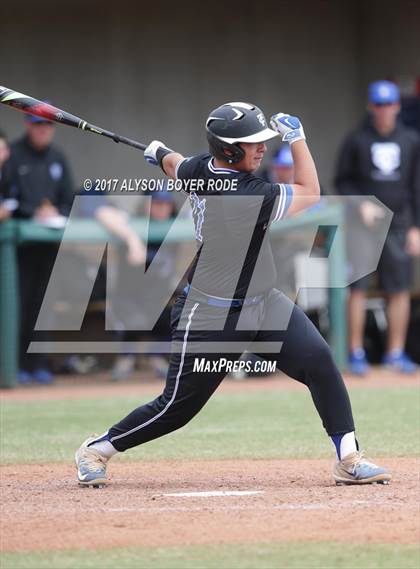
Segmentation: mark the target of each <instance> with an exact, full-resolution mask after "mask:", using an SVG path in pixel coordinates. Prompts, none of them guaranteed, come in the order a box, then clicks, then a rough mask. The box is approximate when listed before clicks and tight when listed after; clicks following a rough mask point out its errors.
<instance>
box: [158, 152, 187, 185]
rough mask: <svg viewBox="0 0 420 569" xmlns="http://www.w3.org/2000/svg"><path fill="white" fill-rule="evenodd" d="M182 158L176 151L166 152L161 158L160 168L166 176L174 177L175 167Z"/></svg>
mask: <svg viewBox="0 0 420 569" xmlns="http://www.w3.org/2000/svg"><path fill="white" fill-rule="evenodd" d="M182 160H184V157H183V156H182V154H179V153H178V152H171V153H170V154H167V155H166V156H165V157H164V158H163V160H162V170H163V171H164V172H165V174H166V175H167V176H168V178H173V179H174V180H175V179H176V167H177V166H178V164H179V163H180V162H182Z"/></svg>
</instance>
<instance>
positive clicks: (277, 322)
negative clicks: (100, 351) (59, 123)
mask: <svg viewBox="0 0 420 569" xmlns="http://www.w3.org/2000/svg"><path fill="white" fill-rule="evenodd" d="M270 126H271V128H269V127H268V126H267V124H266V120H265V117H264V114H263V113H262V112H261V110H260V109H259V108H258V107H256V106H255V105H252V104H248V103H242V102H235V103H227V104H225V105H222V106H221V107H218V108H217V109H215V110H214V111H212V112H211V113H210V116H209V117H208V119H207V122H206V131H207V139H208V142H209V150H210V152H209V153H207V154H200V155H198V156H193V157H190V158H184V157H183V156H182V155H181V154H179V153H177V152H174V151H173V150H171V149H169V148H167V147H166V146H165V145H164V144H163V143H162V142H160V141H153V142H152V143H151V144H150V145H149V146H148V147H147V148H146V150H145V151H144V156H145V158H146V160H147V161H148V162H150V163H152V164H154V165H159V166H160V167H161V168H162V170H163V171H164V173H165V174H166V175H167V176H168V177H169V178H172V179H178V180H193V179H197V180H204V184H201V185H198V186H197V187H199V188H200V189H197V190H195V191H190V192H189V198H190V202H191V206H192V211H193V217H194V224H195V231H196V240H197V244H198V247H199V250H198V253H197V256H196V260H195V263H194V265H193V267H192V270H191V272H190V275H189V279H188V285H187V286H186V288H185V289H184V291H183V293H182V294H181V296H180V297H179V298H178V300H177V301H176V302H175V304H174V306H173V309H172V319H171V327H172V345H173V350H172V353H171V359H170V365H169V370H168V375H167V379H166V385H165V388H164V390H163V392H162V394H161V395H159V396H158V397H157V398H156V399H154V400H153V401H151V402H149V403H146V404H145V405H142V406H140V407H138V408H137V409H135V410H134V411H132V412H131V413H130V414H129V415H127V417H125V418H124V419H122V420H121V421H120V422H118V423H116V424H115V425H114V426H112V427H111V428H110V429H109V430H108V431H107V432H106V433H104V434H103V435H101V436H99V437H89V438H88V439H87V440H86V441H84V442H83V444H82V445H81V446H80V448H79V449H78V451H77V452H76V466H77V474H78V481H79V484H80V485H83V486H102V485H103V484H105V483H106V480H107V479H106V467H107V462H108V460H109V459H110V458H111V457H112V456H113V455H114V454H116V453H118V452H124V451H126V450H128V449H129V448H132V447H135V446H137V445H140V444H143V443H145V442H148V441H151V440H153V439H155V438H158V437H161V436H163V435H166V434H167V433H170V432H171V431H174V430H176V429H179V428H180V427H182V426H184V425H185V424H186V423H188V422H189V421H190V420H191V419H192V418H193V417H194V416H195V415H196V414H197V413H198V412H199V411H200V409H201V408H202V407H203V406H204V405H205V403H206V402H207V401H208V399H209V398H210V397H211V395H212V394H213V393H214V391H215V390H216V388H217V387H218V385H219V384H220V383H221V381H222V380H223V378H224V375H225V371H223V369H218V368H217V367H216V366H210V367H209V368H208V369H210V370H212V371H210V372H208V371H196V370H194V361H195V360H196V358H201V357H206V358H207V359H208V360H209V361H215V360H219V359H220V358H221V357H223V358H225V359H226V361H236V360H237V359H239V357H240V355H241V353H238V351H236V352H233V353H231V352H232V350H228V349H227V348H226V346H228V345H231V344H232V343H235V342H236V345H240V346H241V350H242V349H243V350H245V349H247V348H248V347H249V346H250V345H252V344H253V343H255V345H260V346H262V345H267V344H268V345H271V344H273V345H275V346H278V347H277V348H273V351H271V352H270V351H267V349H265V350H264V353H261V354H260V355H261V356H262V357H264V358H266V359H267V360H271V361H275V362H276V366H277V368H278V369H279V370H281V371H283V372H285V373H286V374H287V375H289V376H290V377H292V378H294V379H296V380H297V381H299V382H301V383H304V384H305V385H306V386H307V387H308V388H309V390H310V393H311V396H312V399H313V401H314V404H315V407H316V409H317V411H318V413H319V415H320V417H321V420H322V423H323V426H324V428H325V430H326V432H327V433H328V435H329V436H330V437H331V439H332V441H333V443H334V445H335V448H336V453H337V461H336V463H335V466H334V471H333V476H334V479H335V481H336V483H337V484H369V483H373V482H379V483H383V484H386V483H388V482H389V480H390V479H391V475H390V473H389V472H388V471H387V470H386V469H384V468H381V467H378V466H376V465H375V464H373V463H371V462H368V461H367V460H366V459H365V458H364V456H363V453H362V452H360V451H359V449H358V445H357V442H356V438H355V427H354V422H353V416H352V410H351V405H350V400H349V397H348V394H347V391H346V388H345V385H344V382H343V379H342V377H341V375H340V372H339V371H338V369H337V367H336V366H335V364H334V361H333V358H332V355H331V351H330V349H329V346H328V345H327V343H326V342H325V341H324V339H323V338H322V337H321V335H320V334H319V332H318V331H317V329H316V328H315V327H314V326H313V325H312V323H311V322H310V320H309V319H308V318H307V316H306V315H305V314H304V313H303V311H302V310H301V309H300V308H299V307H297V306H296V305H294V304H293V303H292V302H291V301H290V300H289V299H288V298H287V297H286V296H285V295H283V294H282V293H281V292H280V291H279V290H276V289H275V288H274V283H275V280H276V271H275V267H274V261H273V256H272V251H271V245H270V242H269V239H266V238H265V237H266V232H267V231H268V228H269V225H270V224H271V223H274V222H278V221H280V222H281V219H283V218H284V217H286V216H288V215H293V214H295V213H297V212H299V211H301V210H304V209H306V208H308V207H310V206H312V205H313V204H315V203H316V202H317V201H318V200H319V183H318V177H317V173H316V168H315V164H314V162H313V159H312V156H311V154H310V151H309V149H308V146H307V144H306V139H305V134H304V131H303V128H302V125H301V123H300V121H299V119H298V118H296V117H293V116H290V115H287V114H283V113H278V114H276V115H274V116H273V117H272V118H271V121H270ZM276 136H280V137H281V139H282V140H283V141H284V142H288V143H289V144H290V146H291V151H292V155H293V160H294V164H295V183H294V184H291V185H288V184H271V183H269V182H266V181H264V180H262V179H261V178H258V177H257V176H255V175H254V172H255V171H256V170H257V169H258V167H259V166H260V164H261V161H262V159H263V156H264V153H265V151H266V149H267V147H266V144H265V142H266V141H268V140H269V139H272V138H274V137H276ZM218 179H222V180H235V184H231V185H232V191H231V192H229V191H226V192H217V191H215V190H214V189H213V188H214V186H215V184H214V183H209V182H210V181H212V180H218ZM233 186H234V189H233ZM186 187H188V186H187V184H186ZM191 187H192V185H191ZM187 191H188V190H187ZM250 227H252V232H251V233H250V231H249V228H250ZM244 243H245V245H246V246H245V248H244ZM215 343H216V344H217V345H218V346H220V349H219V350H216V351H215V350H214V349H213V351H211V350H209V349H207V351H206V345H207V346H210V345H211V344H213V345H214V344H215ZM192 346H194V349H192ZM197 346H198V348H197ZM224 347H225V349H226V353H225V352H224V351H223V350H224ZM213 370H215V371H213Z"/></svg>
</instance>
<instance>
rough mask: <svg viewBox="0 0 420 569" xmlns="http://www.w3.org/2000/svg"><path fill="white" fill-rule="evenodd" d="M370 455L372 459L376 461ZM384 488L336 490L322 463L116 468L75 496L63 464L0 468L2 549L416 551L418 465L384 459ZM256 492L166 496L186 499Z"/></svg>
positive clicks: (109, 393)
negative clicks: (371, 546)
mask: <svg viewBox="0 0 420 569" xmlns="http://www.w3.org/2000/svg"><path fill="white" fill-rule="evenodd" d="M346 382H347V384H348V386H349V387H351V388H354V389H356V388H357V387H364V388H366V387H368V388H372V389H383V388H388V387H391V386H393V387H396V386H401V385H418V384H419V378H418V377H409V378H408V377H404V376H401V377H395V376H392V375H388V374H384V373H383V372H382V373H377V372H372V373H371V374H370V375H369V376H368V377H367V378H366V379H362V380H361V379H355V378H346ZM160 387H161V382H158V381H156V380H153V379H152V378H147V377H146V378H142V381H141V382H140V381H139V380H137V381H136V380H134V381H132V382H127V383H122V384H112V383H110V382H109V380H108V379H107V377H105V376H94V379H93V380H91V381H90V384H86V378H62V379H59V380H58V381H57V383H56V384H55V385H53V386H50V387H40V386H31V387H26V388H18V389H15V390H3V391H2V393H1V399H2V400H3V401H6V400H9V401H11V400H15V401H31V400H32V401H34V400H50V399H62V398H67V399H71V398H96V397H98V395H100V397H101V398H103V397H115V396H117V395H123V396H131V395H133V396H140V395H145V394H152V393H153V394H157V393H158V392H159V390H160ZM295 389H306V388H305V387H304V386H301V385H300V384H298V383H297V382H293V381H292V380H289V379H287V378H284V377H271V378H266V379H255V380H247V381H246V382H236V381H225V382H224V384H223V385H222V386H221V388H220V391H221V392H222V393H223V392H225V393H236V392H238V393H239V392H244V391H259V390H270V391H276V390H279V391H281V390H295ZM375 458H376V457H375ZM380 463H381V464H384V465H385V466H388V467H389V468H390V469H391V471H392V472H393V476H394V480H393V481H392V483H391V484H390V485H389V486H380V485H374V486H363V487H362V486H361V487H336V486H335V485H334V484H333V481H332V476H331V469H332V461H328V460H218V461H209V460H202V461H187V460H182V461H168V460H165V461H154V462H136V463H127V462H120V461H119V460H118V458H117V459H116V460H115V461H113V462H112V464H111V465H110V467H109V474H110V484H109V485H108V486H107V487H106V488H104V489H100V490H98V489H96V490H95V489H90V488H79V487H78V485H77V483H76V481H75V468H74V467H73V466H72V465H69V464H44V465H22V464H20V465H7V466H2V467H0V474H1V480H0V491H1V499H2V515H1V527H0V531H1V536H2V537H1V549H2V551H20V552H22V551H31V550H44V549H49V550H60V549H80V548H87V549H98V548H102V549H107V548H113V547H126V546H165V545H186V544H218V543H258V542H277V543H280V542H290V541H292V542H299V541H313V542H316V541H341V542H348V543H395V544H414V543H417V541H418V538H419V532H420V516H419V492H420V490H419V484H418V476H419V462H418V460H416V459H414V458H386V457H385V458H384V457H382V458H380ZM231 491H245V492H246V491H249V492H256V493H255V494H251V495H242V496H238V495H226V494H224V495H217V496H208V495H207V496H204V495H203V496H167V495H166V494H174V493H175V494H176V493H189V492H219V493H220V492H224V493H226V492H231Z"/></svg>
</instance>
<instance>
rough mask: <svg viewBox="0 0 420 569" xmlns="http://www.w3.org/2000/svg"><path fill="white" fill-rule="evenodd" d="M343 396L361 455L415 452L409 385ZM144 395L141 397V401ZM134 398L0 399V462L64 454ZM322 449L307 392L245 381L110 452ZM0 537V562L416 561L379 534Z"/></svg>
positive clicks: (135, 457)
mask: <svg viewBox="0 0 420 569" xmlns="http://www.w3.org/2000/svg"><path fill="white" fill-rule="evenodd" d="M351 397H352V403H353V409H354V414H355V418H356V422H357V425H358V434H359V438H360V439H361V441H362V444H363V447H364V448H366V449H367V450H368V452H369V455H370V456H373V457H377V456H388V457H391V456H394V457H403V456H417V455H418V453H419V440H420V436H419V435H420V433H419V426H420V424H419V417H420V416H419V406H418V403H419V397H418V390H417V388H416V387H402V388H399V387H392V388H388V389H384V390H381V389H363V388H358V389H355V390H353V391H352V393H351ZM149 399H150V397H149V396H147V397H143V401H146V400H149ZM140 402H141V401H140V400H138V401H137V400H136V401H133V399H132V398H128V397H112V398H103V399H101V398H100V395H99V396H98V398H97V399H95V400H92V399H90V400H87V399H83V398H81V399H77V398H76V399H72V400H65V399H63V400H60V399H59V400H50V401H4V402H3V403H2V408H1V432H2V438H1V459H2V463H3V464H10V465H13V464H15V465H16V464H19V463H25V464H28V463H34V464H40V463H44V464H47V463H57V462H58V463H60V462H62V463H69V462H71V461H72V458H73V454H74V450H75V448H77V446H78V445H79V444H80V441H81V440H83V438H84V437H86V435H87V434H90V433H91V432H93V431H96V432H102V431H103V430H105V429H106V428H107V427H108V426H109V425H110V424H112V423H113V422H115V421H116V420H118V419H119V418H120V417H122V416H123V415H124V414H125V413H126V412H128V411H130V410H131V409H132V408H133V407H134V406H135V405H136V404H138V403H140ZM322 457H333V448H332V445H331V442H330V441H329V439H328V437H326V436H325V435H324V433H323V431H322V429H321V426H320V422H319V419H318V416H317V415H316V413H315V411H314V408H313V405H312V402H311V400H310V397H309V395H308V393H306V392H305V391H287V390H284V391H273V392H270V391H254V392H249V393H248V392H246V390H245V391H244V392H243V393H233V394H227V393H220V394H216V395H215V397H214V398H213V400H212V401H210V403H209V404H208V405H207V406H206V407H205V409H204V410H203V411H202V413H201V414H200V415H199V416H198V417H197V418H196V419H194V420H193V421H192V422H191V423H190V424H189V425H188V426H187V427H184V428H183V429H182V431H180V432H178V433H173V434H172V435H169V436H168V437H165V438H163V439H160V440H157V441H154V442H153V443H150V444H147V445H144V446H143V447H139V448H137V449H133V450H132V451H131V452H129V453H126V454H125V455H123V456H122V457H120V460H122V461H153V460H159V459H183V460H188V459H194V460H202V461H206V460H215V459H232V458H237V459H247V458H248V459H256V458H258V459H277V458H289V459H301V458H322ZM343 515H344V514H343ZM362 522H363V520H362ZM98 523H101V520H100V517H98ZM16 531H19V528H18V527H17V528H16ZM2 546H3V548H4V549H6V552H5V553H4V554H3V556H2V561H1V564H0V566H1V568H2V569H25V568H28V569H38V568H44V567H45V568H46V567H49V568H57V569H64V568H66V569H85V568H91V569H96V568H98V569H99V568H101V569H106V568H108V567H109V568H110V567H118V568H122V569H124V568H127V569H135V568H144V569H149V568H150V569H157V568H160V569H171V568H173V569H175V568H179V569H181V568H185V569H190V568H191V569H193V568H197V569H198V568H203V569H206V568H209V569H210V568H213V567H214V568H220V569H222V568H226V569H236V568H237V569H245V568H249V569H251V568H255V569H282V568H298V567H299V568H303V569H304V568H308V569H312V568H313V569H315V568H343V569H344V568H347V569H350V568H353V567H354V568H356V567H357V569H361V568H379V567H381V568H393V567H398V568H399V569H405V568H406V569H411V568H412V569H415V568H418V567H419V563H420V559H419V552H418V548H417V547H416V546H415V545H414V544H412V545H410V544H404V545H397V544H395V543H394V544H392V543H386V542H384V543H372V544H369V543H360V544H358V543H354V544H353V543H344V542H343V543H338V542H332V541H331V542H330V541H320V542H315V543H313V542H310V541H308V542H306V543H305V542H303V543H302V542H300V543H299V544H297V543H293V542H290V543H269V542H268V543H219V544H212V545H209V544H205V545H197V544H188V543H186V544H185V545H178V546H173V545H168V546H164V544H163V545H162V547H155V546H153V547H152V546H150V547H144V546H143V547H137V548H135V547H125V548H117V547H116V548H111V549H109V550H108V549H106V550H102V549H100V550H96V549H95V548H92V549H89V550H77V549H72V550H57V551H42V549H40V550H37V551H26V552H7V543H3V544H2Z"/></svg>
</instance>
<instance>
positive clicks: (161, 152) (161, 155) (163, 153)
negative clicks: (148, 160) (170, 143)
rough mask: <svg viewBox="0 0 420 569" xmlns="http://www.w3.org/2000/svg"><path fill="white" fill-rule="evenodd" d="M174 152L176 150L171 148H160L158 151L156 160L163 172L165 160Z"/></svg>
mask: <svg viewBox="0 0 420 569" xmlns="http://www.w3.org/2000/svg"><path fill="white" fill-rule="evenodd" d="M172 152H175V150H171V149H170V148H167V147H166V146H159V148H158V149H157V150H156V160H157V163H158V164H159V166H160V167H161V168H162V170H163V166H162V162H163V159H164V158H165V156H167V155H168V154H172Z"/></svg>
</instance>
